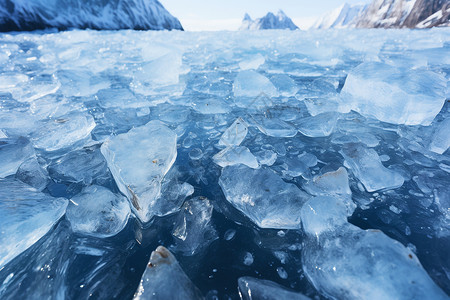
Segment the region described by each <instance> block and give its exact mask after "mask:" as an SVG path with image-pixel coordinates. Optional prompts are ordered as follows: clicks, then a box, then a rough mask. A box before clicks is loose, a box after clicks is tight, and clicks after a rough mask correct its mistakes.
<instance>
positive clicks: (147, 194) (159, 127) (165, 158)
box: [101, 121, 177, 222]
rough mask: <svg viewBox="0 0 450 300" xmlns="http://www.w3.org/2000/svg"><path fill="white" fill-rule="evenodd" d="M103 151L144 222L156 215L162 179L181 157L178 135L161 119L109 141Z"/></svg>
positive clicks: (119, 185)
mask: <svg viewBox="0 0 450 300" xmlns="http://www.w3.org/2000/svg"><path fill="white" fill-rule="evenodd" d="M101 152H102V154H103V155H104V156H105V159H106V161H107V164H108V167H109V169H110V171H111V173H112V175H113V177H114V179H115V181H116V183H117V186H118V187H119V189H120V191H121V192H122V193H123V194H124V195H126V196H127V198H128V200H129V201H130V203H131V205H132V209H133V212H134V213H135V214H136V216H137V217H138V218H139V219H140V220H141V221H142V222H148V221H149V220H150V219H151V218H152V217H153V215H154V211H153V206H154V204H155V200H157V199H158V197H159V195H160V192H161V182H162V180H163V179H164V176H165V175H166V173H167V172H168V171H169V169H170V168H171V167H172V165H173V163H174V162H175V159H176V158H177V135H176V133H175V132H173V131H172V130H170V129H169V128H168V127H167V126H165V125H163V124H162V123H160V122H158V121H151V122H149V123H147V124H146V125H144V126H141V127H137V128H133V129H131V130H130V131H128V132H127V133H123V134H119V135H117V136H115V137H112V138H111V139H110V140H108V141H106V142H105V143H104V144H103V145H102V147H101Z"/></svg>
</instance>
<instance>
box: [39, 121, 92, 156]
mask: <svg viewBox="0 0 450 300" xmlns="http://www.w3.org/2000/svg"><path fill="white" fill-rule="evenodd" d="M94 127H95V122H94V119H93V118H92V116H91V115H88V114H85V113H72V114H68V115H65V116H62V117H60V118H58V119H54V120H48V121H42V122H41V123H40V126H38V128H37V129H36V131H35V132H34V133H32V135H31V138H30V139H31V142H32V143H33V144H34V146H35V147H36V148H38V149H42V150H45V151H49V152H51V151H56V150H59V149H65V148H69V147H71V146H73V145H75V144H77V143H78V142H80V141H83V140H85V139H87V138H89V137H90V136H91V131H92V130H93V129H94Z"/></svg>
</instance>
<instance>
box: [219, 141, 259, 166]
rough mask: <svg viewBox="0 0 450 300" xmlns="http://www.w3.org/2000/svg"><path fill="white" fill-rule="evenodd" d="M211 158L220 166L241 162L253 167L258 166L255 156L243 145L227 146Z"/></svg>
mask: <svg viewBox="0 0 450 300" xmlns="http://www.w3.org/2000/svg"><path fill="white" fill-rule="evenodd" d="M213 160H214V162H215V163H216V164H218V165H219V166H221V167H222V168H223V167H226V166H232V165H237V164H243V165H246V166H248V167H250V168H253V169H256V168H258V166H259V164H258V160H257V159H256V157H255V156H254V155H253V154H252V153H251V152H250V150H248V148H247V147H244V146H233V147H227V148H225V149H223V150H222V151H220V152H219V153H217V154H216V155H214V156H213Z"/></svg>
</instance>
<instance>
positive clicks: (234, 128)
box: [219, 117, 248, 147]
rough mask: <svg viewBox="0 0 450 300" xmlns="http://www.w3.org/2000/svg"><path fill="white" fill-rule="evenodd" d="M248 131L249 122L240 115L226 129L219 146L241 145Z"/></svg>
mask: <svg viewBox="0 0 450 300" xmlns="http://www.w3.org/2000/svg"><path fill="white" fill-rule="evenodd" d="M247 132H248V125H247V123H246V122H245V121H244V120H243V119H242V118H240V117H239V118H237V119H236V120H235V121H234V122H233V124H231V126H230V127H228V128H227V129H226V130H225V131H224V133H223V134H222V136H221V137H220V140H219V146H225V147H230V146H239V145H240V144H241V143H242V141H243V140H244V139H245V137H246V136H247Z"/></svg>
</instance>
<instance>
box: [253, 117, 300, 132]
mask: <svg viewBox="0 0 450 300" xmlns="http://www.w3.org/2000/svg"><path fill="white" fill-rule="evenodd" d="M254 121H255V122H256V126H258V129H259V130H260V131H261V132H262V133H264V134H265V135H268V136H272V137H294V136H295V135H296V134H297V130H296V129H295V127H294V126H292V125H291V124H289V123H286V122H284V121H283V120H280V119H278V118H266V117H261V116H255V117H254Z"/></svg>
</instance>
